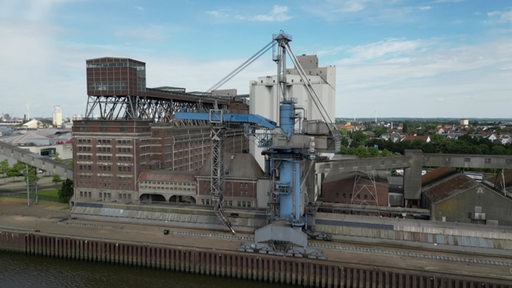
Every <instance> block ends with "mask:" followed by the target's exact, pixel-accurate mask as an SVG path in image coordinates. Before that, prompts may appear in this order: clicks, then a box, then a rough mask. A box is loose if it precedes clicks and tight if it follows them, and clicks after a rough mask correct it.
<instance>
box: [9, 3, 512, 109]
mask: <svg viewBox="0 0 512 288" xmlns="http://www.w3.org/2000/svg"><path fill="white" fill-rule="evenodd" d="M281 30H283V31H284V32H286V33H287V34H290V35H291V36H292V42H290V45H291V47H292V51H293V52H294V53H295V54H296V55H300V54H316V55H317V56H318V58H319V64H320V66H330V65H333V66H336V79H337V80H336V115H335V116H336V117H348V118H359V117H453V118H474V117H479V118H486V117H492V118H512V1H510V0H493V1H489V0H425V1H408V0H344V1H342V0H283V1H279V0H273V1H267V0H259V1H228V0H217V1H213V0H211V1H210V0H203V1H193V0H161V1H157V0H154V1H152V0H0V39H2V41H1V44H0V45H1V47H0V63H1V64H0V97H1V98H0V99H1V104H0V113H2V114H4V113H8V114H10V115H11V116H18V117H22V116H23V115H27V116H29V117H51V115H52V112H53V109H54V106H55V105H60V106H61V108H62V111H63V114H64V116H65V117H72V116H74V115H83V114H84V113H85V109H86V105H87V93H86V79H85V71H86V67H85V61H86V60H87V59H92V58H100V57H128V58H132V59H136V60H140V61H143V62H145V63H146V82H147V86H148V87H158V86H175V87H183V88H186V90H187V91H206V90H208V89H209V88H210V87H211V86H213V85H214V84H215V83H217V82H218V81H219V80H221V79H222V78H223V77H224V76H226V75H228V74H229V73H230V72H231V71H233V70H234V69H235V68H236V67H237V66H239V65H240V64H242V63H243V62H244V61H245V60H247V59H249V58H250V57H251V56H252V55H253V54H255V53H256V52H257V51H258V50H260V49H261V48H263V47H264V46H265V45H266V44H268V43H269V42H270V41H271V40H272V35H273V34H276V33H279V32H280V31H281ZM275 74H276V66H275V63H274V62H273V61H272V54H271V52H269V53H267V54H265V55H263V56H262V57H260V58H259V59H258V61H256V62H255V63H253V64H252V65H251V66H249V67H248V68H247V69H245V70H244V71H242V72H241V73H240V74H239V75H237V76H236V77H235V78H233V79H232V80H231V81H229V82H228V83H227V84H225V85H224V86H222V87H221V88H226V89H228V88H235V89H237V90H238V93H240V94H243V93H248V92H249V83H250V81H251V80H256V79H257V78H258V77H260V76H266V75H275Z"/></svg>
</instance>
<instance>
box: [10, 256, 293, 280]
mask: <svg viewBox="0 0 512 288" xmlns="http://www.w3.org/2000/svg"><path fill="white" fill-rule="evenodd" d="M0 287H1V288H23V287H26V288H32V287H38V288H56V287H63V288H64V287H65V288H67V287H80V288H83V287H86V288H88V287H91V288H114V287H123V288H135V287H136V288H152V287H170V288H189V287H190V288H203V287H204V288H220V287H244V288H246V287H247V288H256V287H258V288H277V287H280V288H283V287H291V286H285V285H277V284H268V283H261V282H254V281H246V280H237V279H230V278H220V277H209V276H203V275H197V274H187V273H180V272H170V271H164V270H156V269H149V268H138V267H128V266H121V265H110V264H103V263H92V262H81V261H75V260H65V259H56V258H45V257H39V256H28V255H23V254H19V253H11V252H5V251H0Z"/></svg>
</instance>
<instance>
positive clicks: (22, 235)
mask: <svg viewBox="0 0 512 288" xmlns="http://www.w3.org/2000/svg"><path fill="white" fill-rule="evenodd" d="M0 250H9V251H15V252H21V253H25V254H28V255H38V256H46V257H55V258H65V259H75V260H81V261H94V262H104V263H112V264H118V265H128V266H139V267H148V268H154V269H163V270H172V271H181V272H187V273H197V274H204V275H210V276H219V277H232V278H239V279H247V280H254V281H264V282H270V283H281V284H289V285H296V286H303V287H343V288H351V287H361V288H397V287H398V288H433V287H436V288H437V287H446V288H450V287H457V288H459V287H461V288H469V287H492V288H505V287H510V286H509V285H508V284H507V283H503V282H499V281H498V280H496V281H495V280H489V279H487V280H482V279H472V278H471V277H469V276H459V275H450V274H439V273H428V272H427V273H425V272H424V271H414V270H410V271H408V270H403V269H401V270H398V269H392V268H389V267H375V266H364V265H355V264H344V263H340V262H334V261H328V260H318V259H309V258H296V257H283V256H276V255H268V254H250V253H242V252H237V251H222V250H207V249H194V248H184V247H170V246H158V245H147V244H141V243H130V242H119V241H109V240H103V239H102V240H98V239H86V238H76V237H68V236H55V235H46V234H42V233H37V232H26V231H7V230H0Z"/></svg>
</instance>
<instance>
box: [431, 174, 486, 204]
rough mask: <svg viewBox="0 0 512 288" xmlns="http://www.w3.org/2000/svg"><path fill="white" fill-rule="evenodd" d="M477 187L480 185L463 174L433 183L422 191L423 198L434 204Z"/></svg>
mask: <svg viewBox="0 0 512 288" xmlns="http://www.w3.org/2000/svg"><path fill="white" fill-rule="evenodd" d="M478 185H480V183H478V182H476V181H475V180H473V179H471V178H469V177H467V176H465V175H463V174H457V175H454V176H451V177H448V178H446V179H444V180H442V181H439V182H438V183H435V184H434V185H432V186H430V187H428V188H427V189H425V190H423V192H424V193H425V196H426V197H427V198H429V199H430V201H432V202H433V203H434V202H437V201H440V200H442V199H445V198H447V197H449V196H451V195H454V194H457V193H460V192H463V191H466V190H468V189H470V188H473V187H476V186H478Z"/></svg>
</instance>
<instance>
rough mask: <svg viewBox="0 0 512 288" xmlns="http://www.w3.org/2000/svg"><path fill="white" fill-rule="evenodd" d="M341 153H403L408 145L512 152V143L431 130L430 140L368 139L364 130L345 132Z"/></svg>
mask: <svg viewBox="0 0 512 288" xmlns="http://www.w3.org/2000/svg"><path fill="white" fill-rule="evenodd" d="M341 144H342V145H341V150H340V153H341V154H349V155H357V156H359V157H361V158H365V157H377V156H389V155H393V154H402V155H403V154H404V151H405V150H407V149H420V150H422V151H423V152H424V153H447V154H482V155H512V145H510V144H508V145H504V144H502V143H501V142H498V141H496V142H493V141H490V140H489V139H487V138H483V137H471V136H469V135H463V136H461V137H459V138H457V139H449V138H446V137H444V136H442V135H438V134H434V135H432V136H431V141H430V142H428V143H427V142H425V141H421V140H413V141H398V142H392V141H387V140H384V139H381V138H373V139H370V138H369V137H368V136H367V135H366V134H365V133H364V132H363V131H355V132H348V133H345V135H344V137H343V138H342V143H341Z"/></svg>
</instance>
